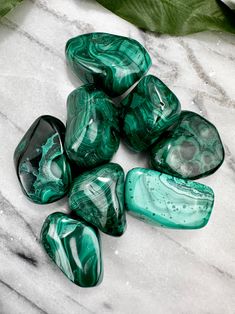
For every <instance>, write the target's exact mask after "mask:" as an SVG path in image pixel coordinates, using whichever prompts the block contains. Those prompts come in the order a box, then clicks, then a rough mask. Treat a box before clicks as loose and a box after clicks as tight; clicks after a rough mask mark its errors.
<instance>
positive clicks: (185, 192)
mask: <svg viewBox="0 0 235 314" xmlns="http://www.w3.org/2000/svg"><path fill="white" fill-rule="evenodd" d="M125 202H126V207H127V210H129V211H130V213H132V214H133V215H134V216H136V217H137V218H139V219H141V220H143V221H147V222H150V223H153V224H155V225H159V226H162V227H168V228H175V229H198V228H202V227H204V226H205V225H206V224H207V222H208V220H209V218H210V214H211V211H212V208H213V203H214V193H213V191H212V189H211V188H210V187H208V186H206V185H203V184H200V183H196V182H193V181H189V180H185V179H180V178H176V177H173V176H170V175H167V174H163V173H160V172H157V171H154V170H150V169H144V168H134V169H132V170H131V171H129V172H128V174H127V178H126V184H125Z"/></svg>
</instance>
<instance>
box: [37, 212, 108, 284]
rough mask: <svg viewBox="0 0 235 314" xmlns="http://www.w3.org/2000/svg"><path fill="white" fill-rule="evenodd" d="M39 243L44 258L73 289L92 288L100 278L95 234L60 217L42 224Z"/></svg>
mask: <svg viewBox="0 0 235 314" xmlns="http://www.w3.org/2000/svg"><path fill="white" fill-rule="evenodd" d="M41 243H42V245H43V246H44V249H45V250H46V252H47V254H48V255H49V256H50V258H51V259H52V260H53V261H54V262H55V263H56V265H57V266H58V267H59V268H60V269H61V270H62V272H63V273H64V274H65V275H66V276H67V277H68V278H69V279H70V280H71V281H72V282H74V283H75V284H76V285H78V286H81V287H93V286H96V285H97V284H98V283H99V282H100V281H101V280H102V277H103V265H102V255H101V247H100V237H99V233H98V230H97V229H96V228H93V227H91V226H90V225H88V224H87V223H86V222H84V221H81V220H77V219H76V220H75V219H73V218H70V217H69V216H68V215H65V214H63V213H58V212H56V213H53V214H51V215H50V216H48V217H47V219H46V220H45V222H44V224H43V227H42V231H41Z"/></svg>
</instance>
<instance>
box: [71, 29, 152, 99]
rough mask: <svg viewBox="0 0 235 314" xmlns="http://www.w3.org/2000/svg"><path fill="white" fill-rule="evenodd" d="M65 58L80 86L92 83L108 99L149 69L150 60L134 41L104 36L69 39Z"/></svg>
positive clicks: (119, 93)
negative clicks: (80, 83)
mask: <svg viewBox="0 0 235 314" xmlns="http://www.w3.org/2000/svg"><path fill="white" fill-rule="evenodd" d="M66 58H67V62H68V64H69V66H70V67H71V69H72V70H73V72H74V73H75V74H76V75H77V76H78V77H79V79H80V80H81V81H82V82H84V83H92V84H93V83H94V84H95V85H96V86H97V87H99V88H101V89H102V90H103V91H104V92H105V93H106V94H108V95H109V96H111V97H116V96H119V95H121V94H123V93H124V92H126V91H127V90H128V89H129V88H130V87H131V86H132V85H133V84H134V83H135V82H137V81H138V80H139V79H140V78H141V77H142V76H143V75H144V74H145V73H146V72H147V71H148V69H149V68H150V66H151V59H150V56H149V54H148V52H147V51H146V50H145V48H144V47H143V46H142V45H141V44H140V43H139V42H137V41H136V40H134V39H131V38H127V37H123V36H117V35H112V34H108V33H91V34H84V35H81V36H77V37H75V38H71V39H70V40H69V41H68V42H67V44H66Z"/></svg>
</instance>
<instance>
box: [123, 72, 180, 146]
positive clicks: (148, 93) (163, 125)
mask: <svg viewBox="0 0 235 314" xmlns="http://www.w3.org/2000/svg"><path fill="white" fill-rule="evenodd" d="M122 106H123V107H124V121H123V133H124V138H125V141H126V143H127V145H128V146H129V147H130V148H131V149H132V150H134V151H136V152H141V151H144V150H146V149H147V148H149V146H150V145H152V144H153V143H154V142H156V140H157V139H158V138H159V136H160V135H161V134H162V133H163V132H164V131H165V130H166V129H167V128H169V126H171V125H172V124H174V123H175V122H176V121H177V119H178V118H179V115H180V111H181V105H180V102H179V100H178V99H177V97H176V96H175V94H174V93H173V92H172V91H171V90H170V89H169V88H168V87H167V86H166V85H165V84H164V83H163V82H162V81H161V80H159V79H158V78H157V77H155V76H153V75H148V76H145V77H144V78H143V79H142V80H141V81H140V82H139V83H138V84H137V86H136V87H135V88H134V90H133V91H132V92H131V93H130V94H129V95H128V96H127V97H126V98H125V99H124V100H123V102H122Z"/></svg>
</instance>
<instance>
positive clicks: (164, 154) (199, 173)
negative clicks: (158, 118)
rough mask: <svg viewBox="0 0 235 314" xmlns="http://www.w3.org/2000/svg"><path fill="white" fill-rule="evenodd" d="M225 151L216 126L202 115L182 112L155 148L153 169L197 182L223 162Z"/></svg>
mask: <svg viewBox="0 0 235 314" xmlns="http://www.w3.org/2000/svg"><path fill="white" fill-rule="evenodd" d="M223 160H224V148H223V144H222V142H221V139H220V136H219V133H218V131H217V129H216V128H215V126H214V125H213V124H211V123H210V122H209V121H207V120H206V119H204V118H203V117H202V116H200V115H198V114H196V113H194V112H190V111H182V113H181V115H180V118H179V120H178V122H177V124H176V126H174V128H172V129H170V130H169V131H168V132H166V133H164V136H163V137H162V138H161V139H160V140H159V141H157V142H156V144H154V145H153V148H152V151H151V166H152V167H153V168H154V169H156V170H158V171H160V172H165V173H168V174H172V175H174V176H177V177H180V178H188V179H197V178H201V177H204V176H207V175H209V174H211V173H213V172H215V171H216V170H217V169H218V168H219V167H220V166H221V164H222V163H223Z"/></svg>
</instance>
